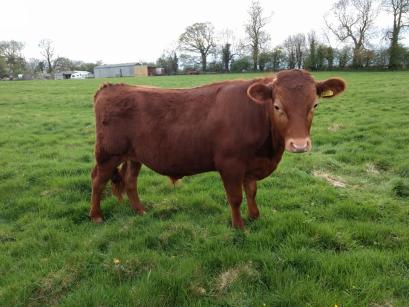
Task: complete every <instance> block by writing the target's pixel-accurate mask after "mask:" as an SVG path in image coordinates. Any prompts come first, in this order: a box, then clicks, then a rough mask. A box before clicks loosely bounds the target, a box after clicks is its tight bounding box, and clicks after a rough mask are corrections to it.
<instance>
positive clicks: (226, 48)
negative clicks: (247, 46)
mask: <svg viewBox="0 0 409 307" xmlns="http://www.w3.org/2000/svg"><path fill="white" fill-rule="evenodd" d="M218 41H220V43H221V48H220V49H219V51H218V52H219V53H220V54H221V61H222V66H223V70H225V71H229V70H230V64H231V62H232V60H233V59H234V57H235V56H237V55H238V54H239V50H240V44H241V43H240V42H238V41H237V39H236V36H235V35H234V33H233V31H231V30H229V29H225V30H223V31H222V32H221V33H220V34H219V39H218Z"/></svg>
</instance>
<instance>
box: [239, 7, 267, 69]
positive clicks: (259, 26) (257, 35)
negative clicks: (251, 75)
mask: <svg viewBox="0 0 409 307" xmlns="http://www.w3.org/2000/svg"><path fill="white" fill-rule="evenodd" d="M248 13H249V21H248V23H247V24H246V25H245V30H246V34H247V38H248V40H249V41H250V43H249V45H250V48H251V54H252V58H253V69H254V70H257V67H258V57H259V54H260V50H262V48H263V46H264V45H265V44H266V43H267V42H268V41H269V40H270V35H269V34H268V33H266V32H265V31H264V30H263V28H264V27H265V26H266V25H267V24H268V23H269V22H270V19H271V15H269V16H264V15H263V8H262V7H261V5H260V2H259V0H253V1H252V2H251V5H250V9H249V11H248Z"/></svg>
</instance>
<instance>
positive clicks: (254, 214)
mask: <svg viewBox="0 0 409 307" xmlns="http://www.w3.org/2000/svg"><path fill="white" fill-rule="evenodd" d="M243 186H244V190H245V191H246V198H247V209H248V215H249V217H250V219H252V220H256V219H258V217H259V216H260V212H259V211H258V208H257V204H256V194H257V181H256V180H254V179H247V178H246V179H244V182H243Z"/></svg>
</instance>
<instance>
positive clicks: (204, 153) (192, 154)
mask: <svg viewBox="0 0 409 307" xmlns="http://www.w3.org/2000/svg"><path fill="white" fill-rule="evenodd" d="M150 145H151V144H146V143H145V144H144V145H143V146H139V148H138V149H136V150H135V153H134V154H135V160H137V161H139V162H141V163H142V164H144V165H146V166H147V167H149V168H150V169H152V170H154V171H155V172H157V173H159V174H161V175H165V176H169V177H174V178H180V177H183V176H190V175H194V174H199V173H203V172H208V171H212V170H215V166H214V161H213V154H212V152H211V150H210V149H209V148H207V146H201V147H199V146H187V145H173V144H172V145H165V146H163V145H162V146H160V145H159V146H150Z"/></svg>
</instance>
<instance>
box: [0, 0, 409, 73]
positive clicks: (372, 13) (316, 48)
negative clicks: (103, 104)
mask: <svg viewBox="0 0 409 307" xmlns="http://www.w3.org/2000/svg"><path fill="white" fill-rule="evenodd" d="M380 12H384V13H386V14H387V16H388V18H389V20H390V23H389V25H386V26H387V27H386V28H385V29H382V30H381V31H376V24H375V23H376V18H377V16H378V15H379V13H380ZM272 18H273V14H272V13H271V14H266V13H265V11H264V9H263V7H262V6H261V4H260V2H259V0H252V1H251V3H250V6H249V8H248V19H247V22H246V23H245V24H244V25H243V26H244V27H243V28H244V35H243V38H242V39H237V35H236V33H233V31H231V30H228V29H226V30H223V31H222V32H218V33H216V31H215V28H214V26H213V25H212V24H211V23H210V22H204V23H200V22H199V23H194V24H193V25H190V26H188V27H187V28H186V29H185V31H184V32H183V33H182V34H180V36H179V38H178V40H177V46H175V47H174V48H171V49H170V50H167V51H164V52H163V54H162V56H161V57H160V58H159V59H158V60H157V61H156V63H146V64H150V65H156V66H158V67H163V68H164V69H165V72H166V73H167V74H176V73H180V72H181V71H184V72H185V73H198V72H199V70H201V71H205V72H230V71H231V72H243V71H265V70H272V71H277V70H280V69H286V68H288V69H292V68H306V69H309V70H333V69H407V68H409V48H408V47H406V46H403V45H402V44H401V39H402V36H403V35H404V34H405V32H406V31H407V29H408V28H409V0H337V1H335V2H334V3H333V5H332V7H331V10H330V11H329V13H328V14H326V15H325V16H324V17H323V23H324V24H325V27H326V29H327V33H324V34H323V35H318V34H317V33H315V32H313V31H311V32H309V33H298V34H293V35H290V36H289V37H287V38H286V39H285V40H284V41H283V42H282V44H280V45H278V46H275V47H271V46H270V41H271V33H268V32H267V31H266V26H267V25H268V24H269V23H270V22H271V19H272ZM328 34H330V35H332V36H333V37H335V39H336V41H337V42H338V43H340V44H341V45H342V47H338V48H335V47H333V46H332V45H331V43H330V41H331V40H330V39H329V35H328ZM376 37H377V38H380V37H382V38H383V39H384V40H383V41H384V42H385V44H384V45H383V46H380V47H373V45H372V41H371V40H373V39H374V38H376ZM38 47H39V48H40V50H41V55H42V58H41V59H35V58H32V59H28V60H27V59H25V58H24V56H23V52H22V51H23V49H24V43H22V42H18V41H13V40H12V41H0V78H3V77H11V78H15V77H17V76H18V75H20V74H26V75H27V74H28V75H31V76H33V77H37V78H38V77H40V78H41V77H48V76H52V75H53V74H54V73H55V72H59V71H65V70H84V71H89V72H93V69H94V67H95V66H96V65H100V64H101V62H97V63H84V62H82V61H74V60H71V59H68V58H66V57H60V56H57V55H56V52H55V49H54V45H53V42H52V41H51V40H49V39H43V40H41V41H40V42H39V43H38Z"/></svg>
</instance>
